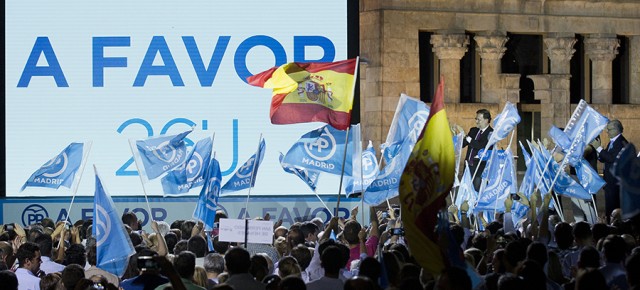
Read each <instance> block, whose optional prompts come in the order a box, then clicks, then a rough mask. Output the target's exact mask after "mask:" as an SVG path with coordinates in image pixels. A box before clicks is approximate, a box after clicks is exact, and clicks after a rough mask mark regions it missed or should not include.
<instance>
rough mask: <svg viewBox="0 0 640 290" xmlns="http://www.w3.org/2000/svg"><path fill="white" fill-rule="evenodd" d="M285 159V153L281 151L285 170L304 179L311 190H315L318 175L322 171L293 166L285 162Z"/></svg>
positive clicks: (282, 164) (281, 163)
mask: <svg viewBox="0 0 640 290" xmlns="http://www.w3.org/2000/svg"><path fill="white" fill-rule="evenodd" d="M283 159H284V154H282V153H280V165H281V166H282V169H284V171H285V172H287V173H291V174H293V175H295V176H297V177H299V178H300V179H302V181H304V183H306V184H307V186H309V188H311V191H313V192H315V191H316V187H317V184H318V177H320V172H318V171H313V170H309V169H306V168H302V167H296V166H291V165H289V164H286V163H284V162H283V161H282V160H283Z"/></svg>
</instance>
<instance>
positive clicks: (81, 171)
mask: <svg viewBox="0 0 640 290" xmlns="http://www.w3.org/2000/svg"><path fill="white" fill-rule="evenodd" d="M91 145H93V141H89V142H87V153H86V155H85V154H83V155H84V156H83V158H82V159H83V160H82V165H80V175H78V180H77V181H76V182H75V183H74V184H73V187H72V190H71V192H72V193H71V203H70V204H69V209H68V210H67V217H66V218H65V220H64V223H65V224H66V223H67V221H69V215H71V207H72V206H73V201H74V200H75V199H76V193H78V187H80V180H82V173H83V172H84V166H85V165H86V164H87V160H88V159H89V151H91Z"/></svg>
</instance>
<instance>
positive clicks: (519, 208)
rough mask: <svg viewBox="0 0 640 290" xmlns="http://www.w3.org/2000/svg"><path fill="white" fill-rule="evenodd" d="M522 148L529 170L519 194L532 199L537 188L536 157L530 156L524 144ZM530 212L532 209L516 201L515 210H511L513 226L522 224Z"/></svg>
mask: <svg viewBox="0 0 640 290" xmlns="http://www.w3.org/2000/svg"><path fill="white" fill-rule="evenodd" d="M520 147H521V148H522V155H523V156H524V159H525V163H526V166H527V170H526V171H525V173H524V177H523V178H522V183H521V184H520V189H519V190H518V192H522V194H524V196H526V197H527V199H529V198H530V197H531V194H533V190H534V189H535V186H536V179H535V173H536V164H535V162H536V161H535V160H534V159H533V158H535V157H532V156H530V155H529V153H528V152H527V150H526V149H525V148H524V146H523V145H522V143H520ZM529 210H530V208H529V207H528V206H526V205H524V204H522V203H520V202H518V201H517V200H516V202H514V203H513V208H512V209H511V218H512V220H513V224H514V225H518V224H520V222H521V221H522V220H523V219H524V218H526V217H527V213H528V212H529Z"/></svg>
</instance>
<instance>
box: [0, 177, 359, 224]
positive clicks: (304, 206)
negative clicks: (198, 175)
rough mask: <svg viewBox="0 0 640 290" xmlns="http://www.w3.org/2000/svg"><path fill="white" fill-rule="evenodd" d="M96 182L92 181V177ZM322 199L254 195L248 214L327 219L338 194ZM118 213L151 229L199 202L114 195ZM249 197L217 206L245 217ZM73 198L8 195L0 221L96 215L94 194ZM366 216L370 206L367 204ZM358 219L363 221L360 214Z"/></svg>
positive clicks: (346, 206)
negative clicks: (128, 214) (153, 222)
mask: <svg viewBox="0 0 640 290" xmlns="http://www.w3.org/2000/svg"><path fill="white" fill-rule="evenodd" d="M92 181H93V180H92ZM320 197H321V198H322V200H323V201H324V202H325V203H326V204H327V205H328V206H329V209H330V210H331V212H329V211H328V210H327V209H326V208H325V207H324V205H323V204H322V203H321V202H320V201H319V200H318V198H317V197H316V196H315V195H311V196H305V197H291V196H284V197H283V196H253V195H252V196H251V202H250V203H249V211H248V212H249V216H251V217H252V218H255V217H264V216H265V215H266V214H269V215H270V216H271V218H272V219H274V220H276V221H277V220H279V219H282V221H283V225H284V226H289V225H291V224H293V223H295V222H297V221H305V220H311V219H313V218H315V217H318V218H321V219H322V220H323V221H325V222H328V221H329V219H330V218H331V217H332V214H333V212H334V211H335V205H336V202H337V197H336V195H335V194H332V195H321V196H320ZM112 199H113V202H114V204H115V207H116V208H117V209H118V214H119V215H120V216H122V214H123V213H125V212H133V213H135V214H136V216H137V217H138V219H139V220H140V222H141V223H142V226H143V227H144V230H145V231H147V232H151V224H150V223H151V220H157V221H166V222H168V223H169V224H171V222H173V221H175V220H179V219H182V220H188V219H192V214H193V210H191V209H195V207H196V203H197V202H198V197H197V196H193V197H165V198H160V197H149V204H150V207H151V211H149V208H147V203H146V201H145V198H144V197H135V198H131V197H117V196H116V197H112ZM246 201H247V199H246V197H231V196H222V197H220V198H219V200H218V205H217V208H218V209H220V210H223V211H224V212H225V213H226V214H227V216H229V218H238V219H242V218H245V217H246V216H245V215H246V212H247V210H246V207H245V205H246ZM70 202H71V197H55V198H42V197H41V198H9V199H0V212H1V213H2V214H1V215H0V218H1V220H0V224H6V223H17V224H20V225H21V226H27V225H30V224H33V223H36V222H39V221H41V220H42V219H43V218H47V217H48V218H51V219H53V220H54V221H63V220H65V219H66V218H67V216H69V220H70V221H77V220H86V219H90V218H93V217H94V210H93V197H89V196H80V197H76V199H75V200H74V202H73V206H72V207H71V212H69V204H70ZM359 204H360V199H359V198H344V197H343V198H341V199H340V209H339V210H338V213H339V216H340V217H344V218H349V214H350V211H351V209H352V208H353V207H354V206H356V205H359ZM361 210H365V216H367V217H368V216H369V215H368V211H369V207H365V208H364V209H361ZM357 218H358V221H359V222H360V223H363V221H362V220H361V216H360V215H358V217H357Z"/></svg>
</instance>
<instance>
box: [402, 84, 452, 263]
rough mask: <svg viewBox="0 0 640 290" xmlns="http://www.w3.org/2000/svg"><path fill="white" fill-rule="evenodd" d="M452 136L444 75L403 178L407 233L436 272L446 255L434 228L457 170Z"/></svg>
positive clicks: (421, 259) (420, 259)
mask: <svg viewBox="0 0 640 290" xmlns="http://www.w3.org/2000/svg"><path fill="white" fill-rule="evenodd" d="M454 167H455V155H454V149H453V137H452V135H451V130H450V127H449V121H448V119H447V113H446V111H445V109H444V77H441V78H440V84H439V85H438V89H437V90H436V94H435V96H434V98H433V104H432V105H431V111H430V113H429V118H428V119H427V124H426V126H425V128H424V129H423V131H422V133H421V134H420V137H419V138H418V141H417V142H416V145H415V147H414V148H413V151H412V152H411V156H410V158H409V161H408V162H407V165H406V167H405V170H404V172H403V174H402V177H401V180H400V190H399V191H400V192H399V194H400V203H401V206H402V224H403V225H404V227H405V237H406V239H407V240H408V243H409V244H410V245H411V247H412V248H416V249H420V250H419V251H415V252H414V255H415V258H416V260H417V261H418V263H419V264H420V265H421V266H422V267H423V268H424V269H425V270H427V271H428V272H430V273H431V274H433V275H438V274H440V273H441V272H442V270H443V269H444V267H445V266H446V265H445V263H446V262H445V261H446V259H445V256H444V253H443V251H442V248H440V247H439V245H438V236H437V234H436V232H435V231H434V230H435V228H436V225H437V223H438V217H437V214H438V212H440V210H441V209H442V208H443V207H444V206H445V205H446V203H445V197H446V196H447V194H448V193H449V191H450V190H451V188H452V186H453V175H454V173H455V168H454Z"/></svg>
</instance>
